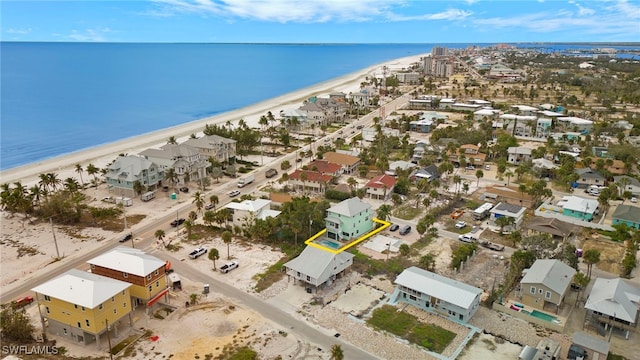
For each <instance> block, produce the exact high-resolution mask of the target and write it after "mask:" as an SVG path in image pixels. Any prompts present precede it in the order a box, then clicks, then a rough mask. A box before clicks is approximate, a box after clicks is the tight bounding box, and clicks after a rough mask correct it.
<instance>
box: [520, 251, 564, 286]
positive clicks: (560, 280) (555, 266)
mask: <svg viewBox="0 0 640 360" xmlns="http://www.w3.org/2000/svg"><path fill="white" fill-rule="evenodd" d="M575 273H576V270H575V269H574V268H572V267H571V266H569V265H567V264H565V263H563V262H562V261H560V260H552V259H540V260H536V262H534V263H533V265H532V266H531V267H530V268H529V269H528V270H527V273H526V274H525V276H524V277H523V278H522V280H520V283H521V284H542V285H544V286H546V287H548V288H549V289H551V290H553V291H554V292H556V293H558V294H564V292H565V290H567V287H568V286H569V284H571V282H572V281H573V275H574V274H575Z"/></svg>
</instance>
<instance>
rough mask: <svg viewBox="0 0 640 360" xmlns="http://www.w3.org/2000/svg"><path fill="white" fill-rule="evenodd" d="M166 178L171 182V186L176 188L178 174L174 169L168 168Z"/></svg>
mask: <svg viewBox="0 0 640 360" xmlns="http://www.w3.org/2000/svg"><path fill="white" fill-rule="evenodd" d="M164 178H165V179H167V180H168V181H171V184H172V185H173V186H174V187H175V186H176V184H177V183H178V174H177V173H176V170H175V169H174V168H168V169H167V171H165V173H164Z"/></svg>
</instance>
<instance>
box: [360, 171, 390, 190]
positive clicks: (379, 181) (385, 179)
mask: <svg viewBox="0 0 640 360" xmlns="http://www.w3.org/2000/svg"><path fill="white" fill-rule="evenodd" d="M395 185H396V179H395V178H394V177H393V176H389V175H387V174H384V175H380V176H376V177H374V178H373V179H371V180H369V182H368V183H367V185H366V187H368V188H383V187H385V186H386V187H387V189H391V188H392V187H394V186H395Z"/></svg>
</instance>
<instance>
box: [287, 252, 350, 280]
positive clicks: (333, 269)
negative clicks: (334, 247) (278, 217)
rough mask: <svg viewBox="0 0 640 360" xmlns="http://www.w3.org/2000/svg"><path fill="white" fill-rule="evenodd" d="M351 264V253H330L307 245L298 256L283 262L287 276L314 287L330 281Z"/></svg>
mask: <svg viewBox="0 0 640 360" xmlns="http://www.w3.org/2000/svg"><path fill="white" fill-rule="evenodd" d="M351 265H353V254H350V253H348V252H345V251H342V252H340V253H338V254H334V253H331V252H329V251H325V250H322V249H318V248H316V247H314V246H311V245H309V246H307V247H306V248H305V249H304V250H303V251H302V253H300V255H298V257H296V258H295V259H293V260H291V261H289V262H287V263H286V264H284V268H285V272H286V273H287V275H288V276H289V278H293V281H294V283H295V282H296V280H299V281H302V282H304V283H306V284H308V285H310V286H313V287H315V288H316V291H317V289H318V287H320V286H322V285H324V284H326V285H327V286H328V285H331V283H332V282H333V281H334V280H335V279H337V278H338V277H339V276H340V275H341V274H343V273H344V272H345V271H346V270H347V269H348V268H350V267H351Z"/></svg>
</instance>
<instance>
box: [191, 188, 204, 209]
mask: <svg viewBox="0 0 640 360" xmlns="http://www.w3.org/2000/svg"><path fill="white" fill-rule="evenodd" d="M191 203H192V204H195V205H196V210H197V212H199V213H202V209H203V208H204V196H202V193H201V192H200V191H196V192H195V193H194V194H193V201H192V202H191Z"/></svg>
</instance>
